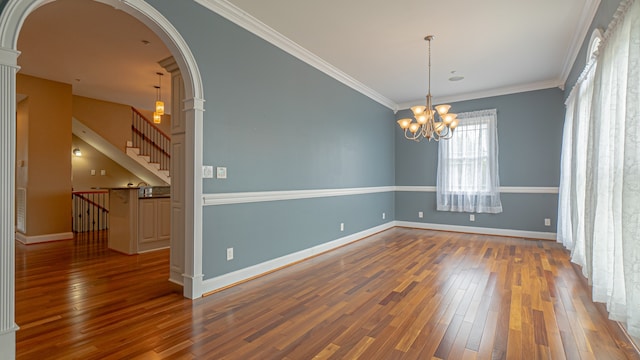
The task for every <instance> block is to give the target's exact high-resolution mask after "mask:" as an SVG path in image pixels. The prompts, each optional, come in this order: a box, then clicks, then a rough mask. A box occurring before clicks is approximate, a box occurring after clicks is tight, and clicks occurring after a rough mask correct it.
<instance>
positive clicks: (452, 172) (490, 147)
mask: <svg viewBox="0 0 640 360" xmlns="http://www.w3.org/2000/svg"><path fill="white" fill-rule="evenodd" d="M458 119H459V120H460V122H459V124H458V127H457V129H456V131H455V133H454V134H453V137H452V138H451V139H449V140H442V141H440V142H439V145H438V170H437V172H438V174H437V190H436V191H437V209H438V211H459V212H462V211H466V212H477V213H499V212H502V203H501V202H500V180H499V177H498V127H497V122H498V118H497V112H496V109H491V110H480V111H474V112H467V113H460V114H458Z"/></svg>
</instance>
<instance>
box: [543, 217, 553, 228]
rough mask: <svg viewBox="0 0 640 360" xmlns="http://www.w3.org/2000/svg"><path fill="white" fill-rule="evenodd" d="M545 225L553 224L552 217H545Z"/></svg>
mask: <svg viewBox="0 0 640 360" xmlns="http://www.w3.org/2000/svg"><path fill="white" fill-rule="evenodd" d="M544 226H551V219H549V218H546V219H544Z"/></svg>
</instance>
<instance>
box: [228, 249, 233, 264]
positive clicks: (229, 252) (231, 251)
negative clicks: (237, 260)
mask: <svg viewBox="0 0 640 360" xmlns="http://www.w3.org/2000/svg"><path fill="white" fill-rule="evenodd" d="M229 260H233V248H227V261H229Z"/></svg>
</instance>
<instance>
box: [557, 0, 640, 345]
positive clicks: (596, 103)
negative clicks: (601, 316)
mask: <svg viewBox="0 0 640 360" xmlns="http://www.w3.org/2000/svg"><path fill="white" fill-rule="evenodd" d="M598 53H599V54H598V56H597V65H596V66H595V68H592V69H589V68H588V69H587V70H585V76H584V78H583V80H582V81H581V82H579V83H578V84H577V85H576V88H574V90H573V91H572V94H571V96H570V97H569V99H568V101H567V117H566V123H565V134H564V139H563V141H564V142H563V158H562V176H561V184H560V198H559V209H558V213H559V216H558V241H561V242H562V243H563V244H564V245H565V246H567V248H569V249H571V251H572V261H574V262H576V263H577V264H579V265H581V266H582V269H583V273H584V274H585V276H587V277H588V278H589V282H590V283H591V284H592V285H593V300H594V301H597V302H603V303H606V305H607V309H608V311H609V316H610V318H612V319H614V320H618V321H623V322H625V323H626V325H627V329H628V330H629V333H631V335H633V336H637V337H640V1H633V0H627V1H623V2H622V3H621V5H620V8H619V9H618V12H617V13H616V16H615V19H614V21H613V22H612V24H611V25H610V26H609V28H608V29H607V31H606V32H605V36H604V40H603V41H602V43H601V44H600V48H599V50H598ZM569 134H570V135H569Z"/></svg>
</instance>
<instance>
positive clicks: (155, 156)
mask: <svg viewBox="0 0 640 360" xmlns="http://www.w3.org/2000/svg"><path fill="white" fill-rule="evenodd" d="M131 110H132V112H131V113H132V116H131V141H127V146H126V153H127V155H129V157H130V158H132V159H133V160H135V161H136V162H137V163H138V164H140V165H141V166H143V167H144V168H146V169H147V170H149V171H150V172H152V173H154V174H155V175H156V176H157V177H159V178H160V179H162V180H163V181H164V182H166V183H167V184H171V178H170V177H169V173H170V170H169V166H170V164H171V154H170V149H171V138H169V136H167V134H165V133H164V132H162V130H160V129H159V128H158V127H157V126H156V125H154V124H153V123H152V122H151V121H149V119H147V118H146V117H145V116H144V115H142V114H141V113H140V112H139V111H138V110H136V109H135V108H133V107H132V108H131Z"/></svg>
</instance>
